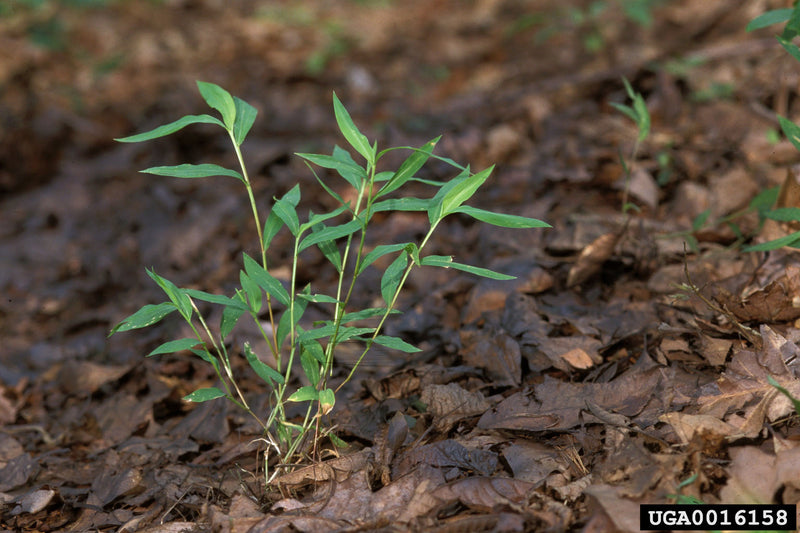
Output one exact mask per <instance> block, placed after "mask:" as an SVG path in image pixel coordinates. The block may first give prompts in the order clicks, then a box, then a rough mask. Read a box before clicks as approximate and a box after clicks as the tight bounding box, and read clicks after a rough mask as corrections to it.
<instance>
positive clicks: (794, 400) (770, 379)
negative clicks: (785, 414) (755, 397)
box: [767, 375, 800, 415]
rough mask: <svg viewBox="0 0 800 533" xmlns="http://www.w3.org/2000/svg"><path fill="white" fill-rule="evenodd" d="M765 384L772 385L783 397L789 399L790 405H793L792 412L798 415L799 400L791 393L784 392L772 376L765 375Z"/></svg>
mask: <svg viewBox="0 0 800 533" xmlns="http://www.w3.org/2000/svg"><path fill="white" fill-rule="evenodd" d="M767 382H769V384H770V385H772V386H773V387H775V388H776V389H778V390H779V391H780V392H781V393H783V395H784V396H786V397H787V398H789V400H791V402H792V405H794V412H795V413H797V414H798V415H800V400H798V399H797V398H795V397H794V396H792V393H791V392H789V391H788V390H786V389H785V388H784V387H782V386H781V384H780V383H778V382H777V381H776V380H775V378H773V377H772V376H770V375H767Z"/></svg>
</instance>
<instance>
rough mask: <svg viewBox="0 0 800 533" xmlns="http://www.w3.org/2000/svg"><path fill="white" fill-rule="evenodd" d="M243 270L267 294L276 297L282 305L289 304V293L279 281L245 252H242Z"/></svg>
mask: <svg viewBox="0 0 800 533" xmlns="http://www.w3.org/2000/svg"><path fill="white" fill-rule="evenodd" d="M244 270H245V272H246V273H247V275H248V276H250V278H251V279H252V280H253V281H255V282H256V283H257V284H258V286H259V287H261V288H262V289H264V290H265V291H266V292H267V294H269V295H270V296H274V297H275V298H277V300H278V301H279V302H280V303H282V304H283V305H285V306H287V307H288V306H289V300H290V299H289V293H288V292H286V289H284V288H283V285H281V282H280V281H278V280H277V279H275V277H273V276H272V274H270V273H269V272H267V271H266V270H264V267H262V266H261V265H259V264H258V263H257V262H256V260H255V259H253V258H252V257H250V256H249V255H247V254H244Z"/></svg>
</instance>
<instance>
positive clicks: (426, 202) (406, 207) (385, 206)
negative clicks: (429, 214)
mask: <svg viewBox="0 0 800 533" xmlns="http://www.w3.org/2000/svg"><path fill="white" fill-rule="evenodd" d="M431 205H432V202H431V199H430V198H412V197H406V198H390V199H388V200H381V201H380V202H375V203H374V204H372V212H373V213H378V212H380V211H428V210H429V209H430V208H431Z"/></svg>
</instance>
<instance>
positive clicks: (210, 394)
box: [183, 387, 225, 403]
mask: <svg viewBox="0 0 800 533" xmlns="http://www.w3.org/2000/svg"><path fill="white" fill-rule="evenodd" d="M223 397H225V393H224V392H222V391H221V390H219V389H218V388H216V387H207V388H204V389H197V390H196V391H194V392H193V393H191V394H187V395H186V396H184V397H183V399H184V400H186V401H187V402H197V403H199V402H207V401H209V400H216V399H217V398H223Z"/></svg>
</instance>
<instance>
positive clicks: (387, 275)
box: [381, 251, 408, 307]
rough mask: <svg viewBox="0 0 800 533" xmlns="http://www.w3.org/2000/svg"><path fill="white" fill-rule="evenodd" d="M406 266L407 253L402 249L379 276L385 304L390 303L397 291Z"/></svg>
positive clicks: (389, 304) (388, 304)
mask: <svg viewBox="0 0 800 533" xmlns="http://www.w3.org/2000/svg"><path fill="white" fill-rule="evenodd" d="M406 266H408V254H407V253H406V252H405V251H403V252H402V253H401V254H400V255H398V256H397V259H395V260H394V261H392V264H391V265H389V266H388V267H387V268H386V271H385V272H384V273H383V276H382V277H381V296H382V297H383V301H385V302H386V305H387V306H390V307H391V305H392V301H393V300H394V295H395V293H396V292H397V289H398V287H399V286H400V282H401V281H402V280H403V273H404V271H405V269H406Z"/></svg>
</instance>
